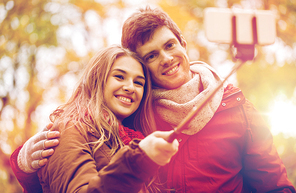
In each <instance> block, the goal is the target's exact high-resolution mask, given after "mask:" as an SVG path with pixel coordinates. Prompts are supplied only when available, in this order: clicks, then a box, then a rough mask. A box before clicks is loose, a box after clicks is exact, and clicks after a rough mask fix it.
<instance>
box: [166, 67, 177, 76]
mask: <svg viewBox="0 0 296 193" xmlns="http://www.w3.org/2000/svg"><path fill="white" fill-rule="evenodd" d="M177 68H178V66H176V67H174V68H173V69H171V70H170V71H168V72H167V73H165V74H172V73H173V72H175V71H176V70H177Z"/></svg>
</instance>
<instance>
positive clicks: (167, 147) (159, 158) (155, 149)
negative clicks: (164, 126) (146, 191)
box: [139, 130, 179, 166]
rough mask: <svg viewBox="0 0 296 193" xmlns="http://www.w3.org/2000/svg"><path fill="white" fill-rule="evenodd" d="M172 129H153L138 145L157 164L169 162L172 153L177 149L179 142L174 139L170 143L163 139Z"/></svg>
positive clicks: (162, 164)
mask: <svg viewBox="0 0 296 193" xmlns="http://www.w3.org/2000/svg"><path fill="white" fill-rule="evenodd" d="M172 132H173V130H172V131H155V132H153V133H151V134H150V135H148V136H147V137H145V138H144V139H143V140H142V141H141V142H140V143H139V147H140V148H141V149H142V150H143V151H144V152H145V153H146V154H147V155H148V157H149V158H150V159H152V160H153V161H154V162H155V163H157V164H158V165H161V166H164V165H166V164H167V163H169V162H170V160H171V158H172V156H173V155H175V154H176V153H177V151H178V147H179V142H178V141H177V140H176V139H175V140H174V141H173V142H172V143H169V142H167V141H166V140H165V139H167V138H168V136H169V135H170V134H171V133H172Z"/></svg>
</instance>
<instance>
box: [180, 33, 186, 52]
mask: <svg viewBox="0 0 296 193" xmlns="http://www.w3.org/2000/svg"><path fill="white" fill-rule="evenodd" d="M180 37H181V40H182V46H183V47H184V48H185V50H186V48H187V42H186V40H185V38H184V36H183V35H181V36H180Z"/></svg>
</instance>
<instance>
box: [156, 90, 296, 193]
mask: <svg viewBox="0 0 296 193" xmlns="http://www.w3.org/2000/svg"><path fill="white" fill-rule="evenodd" d="M159 124H161V125H162V127H160V128H166V129H164V130H169V129H172V128H170V126H168V125H167V124H166V123H163V122H160V123H159ZM178 140H179V142H180V146H179V151H178V153H177V154H176V155H175V156H174V157H173V158H172V160H171V162H170V163H169V164H168V165H167V166H166V167H164V168H162V169H161V171H160V175H161V179H162V182H167V183H166V186H167V187H168V188H169V189H170V190H171V191H172V190H173V192H187V193H188V192H194V193H197V192H207V193H208V192H215V193H216V192H223V193H225V192H260V193H261V192H269V191H275V192H295V188H294V187H293V185H292V183H291V182H290V181H289V180H288V178H287V173H286V169H285V166H284V164H283V163H282V160H281V159H280V157H279V155H278V153H277V151H276V148H275V146H274V145H273V137H272V135H271V133H270V131H269V128H268V127H267V126H266V124H265V123H264V120H263V119H262V117H261V116H260V114H259V113H258V111H256V110H255V108H254V107H253V105H252V104H251V103H250V102H249V101H247V100H246V99H245V97H244V95H243V94H242V92H241V91H240V89H238V88H235V87H233V86H232V85H228V87H227V88H226V89H225V92H224V95H223V100H222V102H221V104H220V106H219V108H218V110H217V112H216V113H215V115H214V117H213V118H212V120H211V121H210V122H209V123H208V124H207V125H206V126H205V127H204V128H203V129H202V130H201V131H200V132H198V133H196V134H194V135H192V136H189V135H185V134H181V135H180V136H179V137H178Z"/></svg>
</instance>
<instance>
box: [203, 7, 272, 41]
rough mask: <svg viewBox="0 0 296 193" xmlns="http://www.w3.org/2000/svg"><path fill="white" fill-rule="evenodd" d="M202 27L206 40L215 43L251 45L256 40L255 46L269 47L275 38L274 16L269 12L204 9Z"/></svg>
mask: <svg viewBox="0 0 296 193" xmlns="http://www.w3.org/2000/svg"><path fill="white" fill-rule="evenodd" d="M254 19H255V26H254ZM204 27H205V34H206V37H207V39H208V40H209V41H211V42H217V43H225V44H233V42H234V41H235V42H236V43H237V44H242V45H252V44H254V39H256V41H255V44H258V45H269V44H273V43H274V42H275V38H276V19H275V14H274V13H273V12H272V11H270V10H251V9H229V8H214V7H210V8H206V9H205V10H204ZM234 30H235V31H234ZM254 33H255V34H254ZM234 34H235V35H234ZM234 36H235V37H234ZM255 36H256V37H255ZM234 38H235V39H234Z"/></svg>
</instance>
